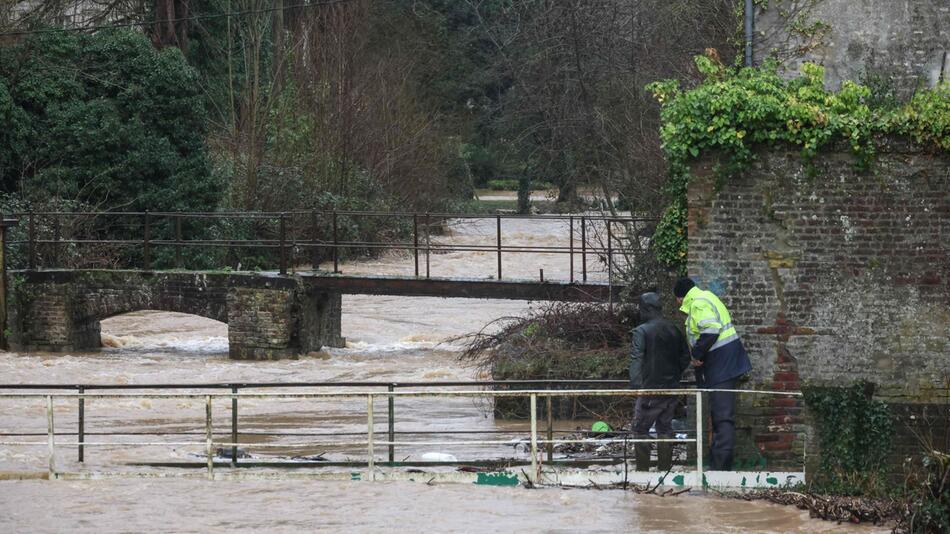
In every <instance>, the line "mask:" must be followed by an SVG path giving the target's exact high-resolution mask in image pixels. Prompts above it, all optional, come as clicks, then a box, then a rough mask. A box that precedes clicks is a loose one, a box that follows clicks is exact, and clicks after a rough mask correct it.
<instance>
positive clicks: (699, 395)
mask: <svg viewBox="0 0 950 534" xmlns="http://www.w3.org/2000/svg"><path fill="white" fill-rule="evenodd" d="M696 481H697V484H699V487H700V488H701V489H702V490H704V491H705V489H706V484H705V483H704V482H705V481H704V480H703V392H702V391H697V392H696Z"/></svg>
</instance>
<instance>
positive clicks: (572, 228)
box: [568, 215, 574, 284]
mask: <svg viewBox="0 0 950 534" xmlns="http://www.w3.org/2000/svg"><path fill="white" fill-rule="evenodd" d="M569 220H570V234H571V239H570V243H569V244H568V248H569V249H570V253H569V254H568V256H570V257H571V260H570V264H571V266H570V269H571V283H572V284H573V283H574V216H573V215H571V217H570V219H569Z"/></svg>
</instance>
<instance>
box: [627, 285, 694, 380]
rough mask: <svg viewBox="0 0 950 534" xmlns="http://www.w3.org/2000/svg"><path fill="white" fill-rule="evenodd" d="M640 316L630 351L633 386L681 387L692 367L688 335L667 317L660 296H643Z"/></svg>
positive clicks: (654, 294) (641, 297)
mask: <svg viewBox="0 0 950 534" xmlns="http://www.w3.org/2000/svg"><path fill="white" fill-rule="evenodd" d="M640 319H641V320H643V323H642V324H640V326H638V327H636V328H635V329H634V330H633V341H632V344H631V350H630V387H631V388H633V389H641V388H642V389H672V388H678V387H679V383H680V377H681V376H682V374H683V371H684V370H685V369H686V368H687V367H688V366H689V346H688V345H687V344H686V336H684V335H683V333H682V332H681V331H680V329H679V328H677V327H676V325H674V324H673V323H672V322H670V321H668V320H666V319H664V318H663V313H662V309H661V306H660V296H659V295H657V294H656V293H644V294H643V295H641V296H640Z"/></svg>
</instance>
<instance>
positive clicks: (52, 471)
mask: <svg viewBox="0 0 950 534" xmlns="http://www.w3.org/2000/svg"><path fill="white" fill-rule="evenodd" d="M559 382H560V383H559V384H557V385H559V386H562V387H564V386H571V384H570V382H572V381H559ZM605 382H606V384H605ZM579 383H580V381H576V382H575V385H577V384H579ZM440 384H441V385H445V386H450V385H456V386H457V385H465V386H473V385H487V384H491V385H495V386H497V385H500V384H499V383H491V382H488V383H478V382H467V383H466V382H444V383H440ZM530 384H531V383H521V384H515V386H519V385H520V386H522V387H524V386H526V385H530ZM322 385H325V386H338V387H343V386H347V385H350V386H354V385H358V386H360V387H366V386H375V387H380V386H385V387H386V388H387V390H386V391H342V392H341V391H334V392H306V393H300V392H295V393H286V392H282V393H246V392H245V393H240V392H239V388H238V387H237V386H236V385H231V384H217V385H200V384H187V385H184V384H182V385H166V386H142V385H123V386H112V387H110V386H92V387H95V388H100V389H120V388H124V389H139V390H140V389H148V388H151V389H160V390H165V391H167V390H168V389H172V388H188V389H199V388H212V387H217V388H219V389H220V388H229V389H231V391H230V392H220V393H87V392H86V391H85V388H84V387H78V386H41V385H35V386H0V390H2V389H28V388H37V389H39V388H43V389H52V388H64V387H65V388H68V389H73V388H74V387H75V388H76V389H78V390H79V391H78V392H77V393H5V394H0V402H2V401H5V400H11V399H13V400H31V401H34V400H35V401H36V402H44V403H45V413H46V423H47V428H46V433H45V436H46V440H44V441H0V446H2V447H46V449H47V456H48V460H49V465H48V476H49V478H50V479H54V478H57V477H58V475H59V474H60V473H61V472H60V471H59V470H58V469H57V465H56V449H57V447H60V448H61V447H70V448H72V447H75V448H77V449H78V450H79V461H80V462H82V461H83V459H84V458H83V451H84V450H85V448H86V447H117V446H120V447H142V446H165V447H175V446H181V447H189V446H194V447H200V448H202V450H203V451H204V457H205V468H206V470H207V477H208V478H209V479H214V477H215V468H216V465H215V464H216V462H215V457H216V450H217V448H218V447H224V448H230V449H231V457H230V461H229V462H228V463H229V464H230V466H231V467H232V468H234V467H238V466H239V459H238V454H237V452H238V449H237V447H239V446H241V447H249V448H261V449H267V448H291V447H339V446H351V447H359V448H361V449H365V456H366V459H365V461H362V462H357V463H356V465H359V466H362V467H364V468H365V475H366V477H367V479H369V480H374V479H375V478H376V473H377V470H378V468H380V467H382V466H386V465H388V466H390V467H396V466H398V465H399V462H395V458H394V450H395V448H396V447H399V446H439V447H443V446H444V447H449V446H457V445H470V446H471V445H499V446H500V445H511V443H512V441H511V440H497V439H495V440H491V439H489V440H457V439H456V440H448V441H446V440H436V441H400V440H397V439H396V434H397V433H396V432H395V401H396V400H397V399H400V398H413V397H428V398H447V397H463V398H473V399H475V398H479V399H496V398H500V397H522V398H527V399H528V402H529V407H530V419H529V427H528V432H529V434H530V441H529V444H528V453H529V461H530V466H531V471H530V473H528V474H527V475H526V476H528V478H529V480H531V481H533V482H537V481H538V479H539V477H540V475H541V466H542V464H544V463H548V464H551V463H554V458H553V447H554V446H555V445H557V444H569V443H599V444H608V443H623V444H624V451H625V452H626V446H627V445H628V444H636V443H682V444H692V446H693V447H694V448H695V451H696V454H695V469H694V479H695V480H699V481H702V480H704V477H703V450H702V449H703V447H702V443H703V441H704V439H703V438H704V427H703V423H704V421H703V419H704V417H703V416H701V415H700V416H697V417H696V418H695V427H694V430H693V431H692V432H691V433H692V434H693V435H692V437H686V438H678V439H677V438H660V437H657V438H644V437H642V436H633V437H630V436H628V435H626V434H624V433H617V434H622V435H621V436H620V437H617V434H613V435H611V436H607V437H602V438H585V439H576V438H573V439H571V438H567V439H557V438H556V437H555V436H554V429H553V425H552V420H551V417H552V416H551V414H552V410H551V399H552V398H554V397H566V398H572V397H581V396H583V397H614V398H635V397H638V396H667V395H675V396H687V397H689V398H692V399H693V405H694V406H695V410H696V413H697V414H703V395H704V394H706V393H710V392H714V391H727V392H735V393H736V394H738V395H771V396H775V395H778V396H793V397H794V396H801V393H798V392H788V391H774V392H773V391H755V390H710V389H688V390H687V389H673V390H630V389H551V387H552V385H553V384H550V383H548V384H544V385H545V386H547V387H548V389H524V390H507V391H499V390H471V389H469V390H459V391H452V390H438V391H425V390H423V389H422V388H424V387H427V386H432V385H433V383H416V384H392V383H389V384H387V383H366V382H363V383H349V384H348V383H335V384H333V383H323V384H322ZM397 385H398V386H403V387H407V388H409V390H407V391H395V389H396V386H397ZM505 385H506V386H509V387H510V386H512V384H511V383H505ZM587 385H590V382H587ZM600 385H609V381H601V384H600ZM244 386H246V387H288V385H286V384H285V385H277V384H263V385H262V384H257V385H254V384H244ZM294 386H295V387H313V384H294V385H292V386H290V387H294ZM340 398H349V399H364V400H365V406H366V409H365V412H364V415H365V421H366V431H365V432H363V433H361V434H360V436H361V438H362V439H357V440H345V441H309V440H308V441H299V442H292V443H248V442H246V441H245V442H243V443H240V442H239V436H240V432H239V427H238V401H239V400H240V399H265V400H270V399H299V400H319V399H324V400H326V399H340ZM62 399H68V400H74V401H77V402H78V403H79V417H80V420H79V432H78V433H77V439H76V441H69V442H60V441H57V439H56V437H57V435H64V433H63V432H57V431H56V426H55V422H56V421H55V416H54V401H56V400H62ZM87 399H113V400H115V399H120V400H121V399H190V400H199V401H203V404H204V406H205V421H204V432H203V437H204V439H203V440H201V441H131V442H130V441H87V440H86V439H85V434H84V423H83V418H84V403H85V401H86V400H87ZM377 399H385V400H386V404H387V411H388V413H387V417H386V419H387V421H388V429H387V431H386V432H384V433H383V434H384V435H385V437H384V438H383V439H380V435H379V434H380V433H378V432H377V430H376V423H377V421H378V418H377V414H376V412H375V404H374V403H375V401H376V400H377ZM215 400H230V401H231V416H232V420H231V428H230V430H231V436H230V437H231V439H230V440H226V441H216V440H215V438H214V434H215V427H214V422H213V417H212V415H213V406H214V401H215ZM540 400H543V401H544V402H545V408H546V410H545V411H546V413H547V426H546V428H541V424H540V421H539V419H540V418H539V408H538V402H539V401H540ZM542 432H545V435H542ZM408 433H410V434H412V433H417V434H428V433H431V432H408ZM438 433H439V434H446V435H450V434H460V433H462V432H459V431H450V430H446V431H439V432H438ZM473 433H488V432H486V431H484V430H479V431H474V432H473ZM507 433H512V432H511V431H508V432H507ZM112 434H113V435H122V434H123V433H121V432H114V433H112ZM159 434H167V433H159ZM30 435H32V436H36V435H42V434H37V433H2V434H0V436H3V437H9V436H30ZM295 435H299V434H295ZM304 435H306V434H304ZM335 435H342V434H335ZM364 436H365V437H364ZM380 448H388V461H386V460H382V461H381V460H379V459H377V451H378V450H379V449H380ZM545 452H546V453H547V459H546V460H545V459H544V453H545ZM218 463H219V464H221V462H218ZM228 463H225V465H228ZM472 463H473V461H472V460H466V461H461V462H459V461H450V462H435V463H434V464H438V465H471V464H472ZM624 466H625V467H626V454H625V455H624ZM218 467H220V465H219V466H218Z"/></svg>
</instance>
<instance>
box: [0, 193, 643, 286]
mask: <svg viewBox="0 0 950 534" xmlns="http://www.w3.org/2000/svg"><path fill="white" fill-rule="evenodd" d="M13 217H15V218H16V219H17V220H18V221H19V224H20V226H21V228H19V229H18V230H17V232H16V235H17V238H15V239H10V240H8V243H9V244H11V245H16V246H19V247H22V248H25V251H23V252H22V254H23V255H24V256H25V259H26V261H25V267H26V268H27V269H30V270H33V269H38V268H59V267H62V266H61V265H57V264H58V263H61V261H60V260H61V257H62V255H63V251H64V250H65V249H66V248H67V247H83V248H89V247H92V246H101V247H106V248H108V249H109V250H110V251H112V252H113V253H114V251H115V250H116V249H129V248H134V249H135V250H136V254H135V258H134V261H133V260H126V261H125V263H129V264H131V263H134V265H131V266H132V267H135V268H141V269H144V270H152V268H153V267H155V262H154V258H155V254H156V251H157V250H159V249H161V250H163V251H168V250H171V251H172V255H171V257H166V258H165V261H164V263H165V267H168V268H177V269H182V268H186V267H187V265H186V261H185V256H186V255H185V254H184V251H185V250H188V249H191V250H198V249H201V248H205V249H206V248H214V249H220V248H223V249H227V250H228V251H233V250H237V249H252V250H255V251H257V252H259V253H266V254H268V255H273V254H274V253H275V252H276V256H277V258H276V264H277V269H278V271H279V272H280V274H286V273H287V271H288V267H290V266H293V265H295V264H296V261H297V260H298V259H300V254H301V253H303V252H305V251H310V253H311V260H313V258H317V257H320V259H321V262H322V261H332V264H333V272H334V273H339V272H340V260H341V257H342V255H343V254H344V253H345V252H346V251H351V252H352V251H365V252H379V251H382V250H401V251H410V252H411V253H412V256H413V266H414V274H415V276H416V277H421V276H423V274H424V276H425V277H426V278H429V277H430V276H431V261H430V259H431V255H432V254H442V253H447V252H492V253H495V255H496V256H497V262H496V263H497V272H496V273H494V274H495V275H496V276H497V279H499V280H500V279H502V275H503V269H502V256H503V255H504V254H523V253H544V254H563V255H567V256H568V264H569V265H568V267H569V270H570V276H569V281H570V282H571V283H573V282H574V279H575V272H576V269H575V258H576V257H577V256H580V264H581V265H580V267H581V268H580V271H581V272H580V274H581V280H582V281H584V282H586V281H587V278H588V259H589V257H590V256H596V257H599V258H600V259H601V261H603V262H604V263H605V264H606V265H605V267H606V270H607V271H608V278H610V276H611V273H612V272H613V271H614V269H615V267H614V262H615V256H616V255H617V254H619V253H621V249H622V248H623V247H622V246H621V243H622V241H623V240H632V239H639V238H638V235H639V234H638V232H639V231H641V230H642V229H643V226H642V225H646V224H652V223H654V222H655V219H649V218H641V217H624V216H601V215H513V214H497V215H470V214H457V213H411V212H370V211H342V210H341V211H318V210H306V211H301V210H297V211H284V212H150V211H144V212H66V211H60V212H56V211H47V212H25V213H16V214H13ZM379 218H388V219H394V220H395V223H394V224H395V226H396V227H400V225H401V227H403V228H404V231H403V232H401V233H398V232H397V235H395V236H394V237H393V238H392V239H386V240H383V239H376V240H360V239H354V238H349V237H347V236H348V235H349V233H348V232H347V231H344V229H343V228H341V224H343V223H346V224H347V225H358V224H359V222H360V221H362V222H367V221H369V220H371V219H379ZM448 219H453V220H460V221H467V220H486V221H493V222H494V223H495V224H494V227H495V228H494V233H495V240H494V241H495V242H494V243H492V244H485V243H482V244H479V243H446V242H433V240H432V234H433V232H432V229H433V228H434V227H435V226H436V225H438V224H441V223H443V222H444V221H445V220H448ZM510 219H519V220H534V221H563V222H566V223H567V226H568V231H567V235H566V236H565V244H564V245H561V246H543V245H526V244H510V243H509V244H506V243H505V240H504V238H503V230H502V222H503V221H505V220H510ZM240 222H243V223H249V224H250V225H252V226H254V228H252V229H249V230H247V231H246V232H244V235H241V236H237V237H231V238H228V237H226V236H215V237H208V234H209V233H210V234H215V233H218V234H220V233H222V232H223V233H226V232H225V231H224V230H222V228H225V229H226V228H227V227H228V225H233V224H238V223H240ZM39 223H42V224H39ZM221 224H223V225H224V226H221ZM215 225H218V226H215ZM24 227H25V228H24ZM41 227H42V228H41ZM212 230H214V231H212ZM232 230H233V228H232ZM189 233H190V234H191V235H190V237H189V236H188V235H186V234H189ZM237 233H242V232H237ZM578 241H579V242H578ZM41 250H42V251H45V254H44V253H41ZM326 251H329V256H330V258H325V254H322V253H324V252H326ZM271 259H274V258H271ZM114 263H115V262H113V264H114ZM311 263H315V262H311ZM423 263H424V271H423V267H422V264H423ZM216 267H218V268H220V267H225V265H218V266H216ZM313 267H314V268H316V265H313ZM539 275H540V277H541V279H542V281H543V279H544V273H543V270H542V271H541V272H540V273H539Z"/></svg>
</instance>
